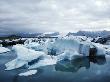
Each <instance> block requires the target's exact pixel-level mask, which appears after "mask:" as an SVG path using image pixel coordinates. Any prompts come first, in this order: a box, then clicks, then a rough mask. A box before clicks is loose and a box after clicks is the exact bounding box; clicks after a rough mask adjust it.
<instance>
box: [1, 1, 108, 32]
mask: <svg viewBox="0 0 110 82" xmlns="http://www.w3.org/2000/svg"><path fill="white" fill-rule="evenodd" d="M78 30H96V31H97V30H110V0H0V33H14V32H53V31H59V32H74V31H78Z"/></svg>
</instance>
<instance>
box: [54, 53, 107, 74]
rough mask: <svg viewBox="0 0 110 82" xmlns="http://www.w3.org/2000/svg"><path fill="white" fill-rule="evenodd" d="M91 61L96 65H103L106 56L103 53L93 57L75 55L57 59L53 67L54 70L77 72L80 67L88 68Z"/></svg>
mask: <svg viewBox="0 0 110 82" xmlns="http://www.w3.org/2000/svg"><path fill="white" fill-rule="evenodd" d="M91 62H92V63H94V64H97V65H104V64H105V63H106V58H105V56H104V55H102V56H95V57H89V56H75V57H74V59H72V60H68V59H64V60H61V61H58V62H57V64H56V65H55V69H56V71H64V72H77V71H78V70H79V69H80V68H82V67H85V68H86V69H89V68H90V63H91Z"/></svg>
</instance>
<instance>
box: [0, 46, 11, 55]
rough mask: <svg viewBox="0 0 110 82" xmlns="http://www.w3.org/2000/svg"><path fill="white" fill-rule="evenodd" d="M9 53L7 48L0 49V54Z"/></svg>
mask: <svg viewBox="0 0 110 82" xmlns="http://www.w3.org/2000/svg"><path fill="white" fill-rule="evenodd" d="M9 51H10V49H8V48H5V47H0V54H1V53H5V52H9Z"/></svg>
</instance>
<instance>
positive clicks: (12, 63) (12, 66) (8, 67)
mask: <svg viewBox="0 0 110 82" xmlns="http://www.w3.org/2000/svg"><path fill="white" fill-rule="evenodd" d="M26 63H27V62H26V61H23V60H18V59H17V58H16V59H14V60H12V61H10V62H8V63H6V64H5V66H6V69H5V70H12V69H16V68H19V67H22V66H24V65H25V64H26Z"/></svg>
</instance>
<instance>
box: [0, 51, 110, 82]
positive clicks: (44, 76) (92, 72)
mask: <svg viewBox="0 0 110 82" xmlns="http://www.w3.org/2000/svg"><path fill="white" fill-rule="evenodd" d="M15 57H16V55H15V53H14V52H13V51H11V52H8V53H3V54H2V55H0V82H110V56H102V57H96V58H95V59H93V60H90V59H89V58H88V57H76V58H75V59H73V60H72V61H69V60H63V61H60V62H58V63H57V64H56V65H51V66H45V67H40V68H37V70H38V73H36V74H35V75H32V76H28V77H25V76H18V74H19V73H21V72H25V71H27V70H28V69H26V68H19V69H14V70H10V71H5V70H4V69H5V65H4V64H5V63H7V62H9V61H11V60H12V59H14V58H15ZM90 61H91V62H90Z"/></svg>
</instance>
